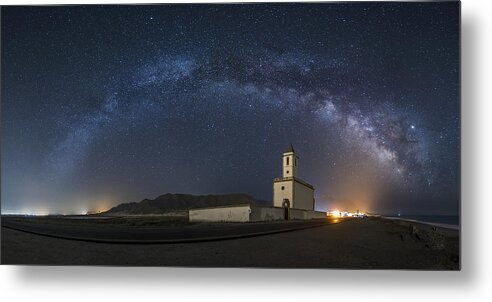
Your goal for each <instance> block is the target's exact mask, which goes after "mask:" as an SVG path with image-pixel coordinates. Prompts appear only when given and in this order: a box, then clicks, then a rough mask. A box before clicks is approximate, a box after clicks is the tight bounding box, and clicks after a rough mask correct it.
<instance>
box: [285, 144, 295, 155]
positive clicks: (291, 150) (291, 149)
mask: <svg viewBox="0 0 492 302" xmlns="http://www.w3.org/2000/svg"><path fill="white" fill-rule="evenodd" d="M287 152H295V151H294V147H293V146H292V144H289V148H288V149H287V151H285V153H287Z"/></svg>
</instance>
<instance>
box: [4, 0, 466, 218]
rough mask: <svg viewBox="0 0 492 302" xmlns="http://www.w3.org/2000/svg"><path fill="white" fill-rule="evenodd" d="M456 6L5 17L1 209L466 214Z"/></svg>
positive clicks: (103, 11) (36, 11)
mask: <svg viewBox="0 0 492 302" xmlns="http://www.w3.org/2000/svg"><path fill="white" fill-rule="evenodd" d="M458 16H459V14H458V4H456V3H404V4H402V3H385V4H372V3H366V4H363V3H353V4H337V3H335V4H318V5H312V4H305V5H295V4H292V5H235V6H230V5H220V6H213V5H180V6H138V7H136V6H123V7H119V6H106V7H104V6H95V7H86V6H80V7H23V8H16V7H11V8H4V9H2V88H3V89H2V128H3V137H2V138H3V144H2V211H4V212H22V211H24V212H36V211H37V212H39V211H49V212H82V211H85V210H87V209H91V208H101V207H109V206H111V205H114V204H116V203H119V202H129V201H138V200H141V199H143V198H153V197H155V196H157V195H160V194H163V193H167V192H181V193H192V194H214V193H230V192H244V193H249V194H251V195H253V196H255V197H256V198H258V199H263V200H271V194H272V192H271V181H272V179H273V177H277V176H279V175H280V172H281V171H280V168H281V166H280V164H281V161H280V156H281V154H282V152H283V151H284V149H285V148H286V147H287V146H288V144H289V143H292V144H293V145H294V147H295V149H296V150H297V151H298V153H299V155H300V157H301V161H300V165H301V166H300V174H301V177H302V178H303V179H305V180H306V181H309V182H310V183H312V184H313V185H314V186H315V188H316V191H315V195H316V196H315V197H316V202H317V208H318V209H328V208H334V207H339V208H343V207H345V208H350V209H351V208H361V209H365V210H371V211H379V212H387V213H394V212H404V213H412V214H414V213H444V214H456V213H457V211H458V208H459V92H458V91H459V73H458V72H459V55H458V54H459V52H458V51H459V48H458V47H459V44H458V41H459V39H458V37H459V31H458Z"/></svg>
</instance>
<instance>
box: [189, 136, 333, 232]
mask: <svg viewBox="0 0 492 302" xmlns="http://www.w3.org/2000/svg"><path fill="white" fill-rule="evenodd" d="M298 169H299V156H297V154H296V153H295V151H294V147H292V144H291V145H290V146H289V148H288V149H287V151H286V152H284V153H283V156H282V177H279V178H275V179H274V180H273V201H272V203H273V206H258V205H253V204H247V203H246V204H240V205H230V206H217V207H211V208H197V209H191V210H189V212H188V217H189V220H190V221H191V222H253V221H271V220H292V219H314V218H320V219H321V218H324V219H326V212H316V211H314V187H313V186H312V185H310V184H308V183H307V182H305V181H303V180H301V179H300V178H299V176H298Z"/></svg>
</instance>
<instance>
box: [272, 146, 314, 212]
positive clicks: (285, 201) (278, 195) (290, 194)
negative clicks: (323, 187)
mask: <svg viewBox="0 0 492 302" xmlns="http://www.w3.org/2000/svg"><path fill="white" fill-rule="evenodd" d="M298 171H299V156H297V154H296V153H295V151H294V147H293V146H292V144H291V145H290V146H289V148H288V149H287V151H285V152H284V154H283V156H282V177H278V178H275V179H274V180H273V206H274V207H282V208H291V209H300V210H309V211H314V187H313V186H312V185H310V184H309V183H307V182H305V181H303V180H301V179H300V178H299V176H298Z"/></svg>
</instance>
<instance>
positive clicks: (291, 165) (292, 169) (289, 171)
mask: <svg viewBox="0 0 492 302" xmlns="http://www.w3.org/2000/svg"><path fill="white" fill-rule="evenodd" d="M282 160H283V163H282V166H283V169H282V171H283V172H282V177H298V176H297V164H298V161H299V157H298V156H297V154H296V153H295V151H294V147H292V144H290V145H289V148H288V149H287V151H285V152H284V156H283V157H282Z"/></svg>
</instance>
